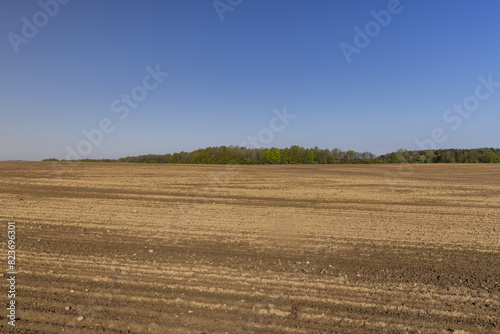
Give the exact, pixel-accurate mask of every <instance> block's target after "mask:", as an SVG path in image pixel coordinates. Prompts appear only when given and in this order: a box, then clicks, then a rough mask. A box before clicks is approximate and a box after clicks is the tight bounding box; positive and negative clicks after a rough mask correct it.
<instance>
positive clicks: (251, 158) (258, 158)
mask: <svg viewBox="0 0 500 334" xmlns="http://www.w3.org/2000/svg"><path fill="white" fill-rule="evenodd" d="M55 160H57V159H53V158H51V159H45V160H44V161H55ZM79 161H86V162H129V163H176V164H244V165H261V164H374V163H498V162H500V149H494V148H478V149H439V150H423V151H418V150H416V151H408V150H405V149H399V150H397V151H396V152H392V153H388V154H384V155H381V156H376V155H374V154H372V153H370V152H356V151H353V150H348V151H343V150H341V149H338V148H334V149H320V148H318V147H317V146H316V147H315V148H304V147H301V146H296V145H295V146H291V147H288V148H275V147H273V148H246V147H239V146H218V147H207V148H200V149H198V150H195V151H192V152H184V151H181V152H178V153H173V154H170V153H169V154H147V155H139V156H133V157H126V158H119V159H82V160H79Z"/></svg>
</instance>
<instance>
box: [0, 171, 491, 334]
mask: <svg viewBox="0 0 500 334" xmlns="http://www.w3.org/2000/svg"><path fill="white" fill-rule="evenodd" d="M0 187H1V188H0V189H1V192H0V221H1V222H2V226H3V228H2V229H3V231H4V232H1V241H2V249H3V252H4V254H6V240H7V227H6V226H7V221H16V225H17V245H18V249H17V267H18V268H17V269H18V272H19V273H18V282H17V290H18V291H17V292H18V293H17V294H16V296H17V298H16V302H17V316H18V318H19V319H18V320H17V321H16V323H17V324H16V330H17V331H18V332H19V333H207V334H208V333H500V321H499V314H500V284H499V281H500V260H499V255H500V165H495V164H491V165H478V164H474V165H473V164H467V165H439V164H436V165H412V166H404V165H333V166H332V165H329V166H326V165H325V166H315V165H292V166H204V165H150V164H118V163H116V164H113V163H107V164H106V163H103V164H100V163H65V162H60V163H51V162H45V163H27V162H2V163H0ZM4 261H5V266H4V267H6V256H4ZM3 276H4V277H3V278H5V276H6V270H4V271H3ZM3 282H4V283H3V285H2V287H3V288H2V289H4V291H5V292H7V290H8V288H7V283H6V280H5V279H3ZM2 294H3V295H4V297H3V298H4V300H5V303H4V305H6V302H7V299H6V293H2ZM5 315H6V312H5V309H4V312H1V313H0V332H2V333H3V332H7V331H8V330H11V326H9V325H8V324H7V319H6V317H5ZM81 317H83V319H82V318H81Z"/></svg>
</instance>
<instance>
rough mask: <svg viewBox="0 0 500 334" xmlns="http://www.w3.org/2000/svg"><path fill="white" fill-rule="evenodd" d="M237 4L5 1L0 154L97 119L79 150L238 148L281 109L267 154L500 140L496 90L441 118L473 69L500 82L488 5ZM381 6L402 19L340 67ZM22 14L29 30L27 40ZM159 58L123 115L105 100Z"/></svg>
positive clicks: (51, 151) (48, 148)
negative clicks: (223, 7)
mask: <svg viewBox="0 0 500 334" xmlns="http://www.w3.org/2000/svg"><path fill="white" fill-rule="evenodd" d="M61 1H62V0H61ZM42 2H46V3H49V4H50V3H53V1H50V0H43V1H42ZM220 2H221V3H224V4H228V3H229V1H228V0H221V1H220ZM238 2H239V1H237V0H232V3H233V4H235V5H236V6H234V7H231V9H232V11H226V12H224V13H223V14H222V16H223V18H224V20H223V21H221V20H220V17H219V15H218V13H217V11H216V9H215V8H214V6H213V2H212V1H211V0H207V1H201V0H196V1H195V0H169V1H159V0H158V1H117V0H115V1H97V0H86V1H83V0H72V1H70V2H68V3H67V4H60V5H59V9H58V12H57V13H55V15H54V13H52V14H53V17H50V16H49V15H47V14H44V12H42V13H40V11H42V10H43V9H42V7H41V6H40V5H39V4H38V3H37V2H36V1H1V3H0V6H1V10H0V37H1V38H0V41H1V43H0V96H1V98H0V112H1V115H2V118H1V122H0V142H1V147H0V160H7V159H21V160H40V159H43V158H47V157H55V158H59V159H62V158H65V157H66V155H67V147H72V148H73V149H75V150H76V148H77V145H78V143H81V142H82V141H83V140H86V138H85V136H84V135H83V134H82V130H87V131H90V130H92V129H95V128H98V127H99V122H100V121H101V120H102V119H104V118H108V119H110V120H111V121H112V126H114V128H113V131H111V132H110V133H107V134H104V135H103V138H102V140H101V141H100V142H98V145H93V144H92V147H91V150H90V151H91V153H89V154H88V155H87V156H85V157H89V158H118V157H124V156H127V155H138V154H147V153H161V154H163V153H171V152H176V151H181V150H185V151H191V150H194V149H197V148H200V147H207V146H220V145H239V144H240V143H242V142H243V141H245V140H246V139H247V138H248V136H257V135H258V133H259V131H262V129H264V128H269V123H270V121H271V120H272V119H273V117H274V114H273V112H272V111H273V109H274V108H277V109H279V110H282V109H283V107H284V106H286V109H287V111H288V113H290V114H294V115H297V116H296V117H295V118H294V119H292V120H290V123H289V124H288V125H286V127H285V128H284V129H283V130H282V131H281V132H276V133H274V138H273V140H272V141H270V142H269V143H266V145H265V146H275V147H287V146H291V145H301V146H305V147H314V146H319V147H320V148H334V147H339V148H341V149H344V150H347V149H354V150H357V151H370V152H373V153H375V154H383V153H387V152H390V151H394V150H396V149H398V148H407V149H418V146H417V145H416V143H415V139H418V140H423V139H426V138H432V137H431V132H432V131H433V130H434V129H436V128H441V129H443V131H444V135H446V140H442V139H441V140H440V141H442V142H441V143H438V142H436V147H438V148H473V147H499V146H500V131H499V130H498V128H499V125H500V108H499V107H500V87H493V90H494V91H493V92H491V93H490V94H489V96H488V97H487V98H483V99H482V100H481V101H480V103H479V106H476V107H475V109H474V110H473V112H471V113H470V116H469V117H468V118H463V117H462V116H459V114H458V113H452V114H448V117H455V120H454V121H453V122H451V121H448V122H446V121H445V120H444V119H443V115H444V114H445V112H446V110H447V109H448V108H451V107H452V106H453V105H454V104H461V103H463V102H464V100H465V99H467V98H468V97H469V100H468V101H469V102H471V101H472V102H474V99H470V97H471V96H474V94H476V93H475V91H476V88H477V86H478V85H479V84H480V81H478V77H479V76H483V77H484V78H485V79H487V78H488V75H491V76H492V79H493V81H498V82H500V58H499V57H500V41H499V38H498V33H499V32H500V20H499V19H498V15H499V13H500V2H498V1H494V0H489V1H481V2H477V1H472V0H471V1H451V0H448V1H439V2H438V1H431V0H413V1H409V0H401V2H400V5H399V7H391V6H394V3H393V4H391V1H372V0H370V1H368V0H363V1H355V0H331V1H326V0H317V1H310V0H307V1H306V0H303V1H299V0H295V1H293V0H273V1H270V0H243V1H241V3H240V4H238ZM388 6H389V7H391V8H392V9H393V10H394V11H399V12H398V13H392V14H391V20H390V22H389V23H388V24H385V23H384V25H385V27H383V26H381V25H380V24H379V25H378V27H379V28H380V29H379V31H377V30H372V31H371V34H372V35H373V37H371V38H370V43H369V45H367V46H364V45H363V47H362V48H358V53H353V54H351V57H350V58H351V62H350V63H348V62H347V61H346V57H345V55H344V53H343V52H342V50H341V48H340V44H341V43H347V44H350V45H352V46H356V44H355V40H354V39H355V35H356V32H355V30H354V28H355V27H356V26H357V27H359V28H360V29H361V30H362V31H365V28H366V25H367V24H368V27H371V28H373V29H377V25H374V24H373V23H372V24H370V22H371V21H374V17H373V16H372V14H371V13H370V12H371V11H375V12H379V11H381V10H387V8H388ZM48 8H49V11H51V10H52V11H55V8H54V6H53V4H52V5H50V6H49V7H48ZM394 8H396V9H394ZM389 13H390V12H389ZM23 17H25V18H26V20H27V21H28V25H29V24H33V22H34V21H36V22H38V25H39V26H40V27H39V28H38V32H37V33H36V35H34V36H31V35H33V31H30V30H29V27H28V28H27V27H25V29H24V34H26V33H27V34H28V38H26V37H24V35H23V25H26V21H23ZM385 18H386V17H385ZM37 20H38V21H37ZM35 27H36V26H35ZM10 33H13V34H15V35H16V36H18V37H20V38H26V39H25V40H24V43H20V42H19V39H15V40H16V41H17V42H16V43H17V44H16V43H13V42H12V38H13V37H12V36H14V35H13V34H10ZM30 33H31V35H30ZM9 34H10V35H9ZM9 36H10V37H9ZM358 42H359V41H358ZM358 44H359V43H358ZM13 45H17V49H18V52H17V53H16V52H15V51H14V49H15V47H13ZM157 65H159V67H160V70H161V71H164V72H168V73H170V75H169V76H168V77H165V78H163V82H161V83H160V84H159V85H158V87H157V88H155V89H153V90H151V91H148V93H147V94H148V95H147V97H146V98H145V99H144V100H143V101H141V102H139V103H138V106H137V107H136V108H135V109H130V114H129V115H128V117H126V118H125V119H123V120H122V119H120V118H119V116H120V115H121V114H120V113H114V112H113V109H112V108H111V104H112V103H113V101H115V100H116V99H120V97H121V95H122V94H130V93H131V90H132V89H133V88H134V87H136V86H142V82H143V78H144V77H145V75H147V74H148V72H147V71H146V67H147V66H150V67H151V68H153V69H154V68H155V67H156V66H157ZM148 83H149V84H150V85H152V84H153V83H154V81H151V80H150V81H148ZM137 92H139V91H137ZM480 93H481V94H483V95H481V96H484V95H485V94H486V93H488V90H486V88H484V87H483V88H482V90H481V88H480ZM476 101H477V99H476ZM119 102H120V101H119ZM124 105H125V104H124V103H122V102H120V105H118V106H122V107H123V106H124ZM115 107H117V106H115ZM471 108H472V107H471ZM456 117H461V124H460V125H459V126H457V125H458V122H459V121H458V120H457V119H456ZM276 124H278V125H280V123H276ZM452 126H455V127H456V129H453V128H452ZM96 138H97V137H96ZM82 147H83V146H82Z"/></svg>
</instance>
